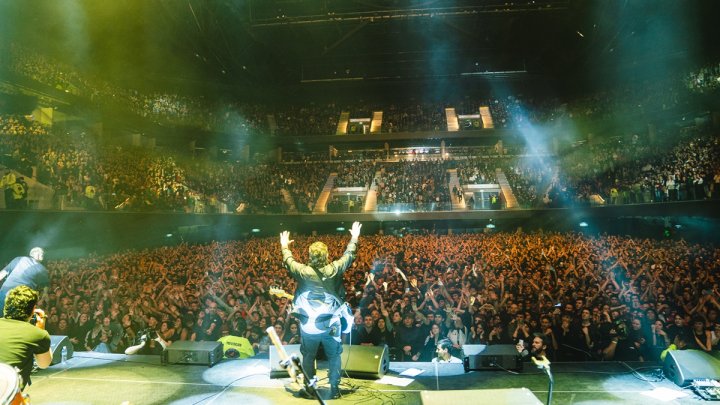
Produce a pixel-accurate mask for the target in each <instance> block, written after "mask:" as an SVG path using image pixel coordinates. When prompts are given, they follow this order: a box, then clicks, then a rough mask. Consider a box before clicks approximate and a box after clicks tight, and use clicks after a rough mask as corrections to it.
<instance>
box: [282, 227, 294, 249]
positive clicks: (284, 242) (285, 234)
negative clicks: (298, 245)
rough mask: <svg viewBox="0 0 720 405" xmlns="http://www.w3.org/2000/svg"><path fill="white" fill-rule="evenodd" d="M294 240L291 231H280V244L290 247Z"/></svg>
mask: <svg viewBox="0 0 720 405" xmlns="http://www.w3.org/2000/svg"><path fill="white" fill-rule="evenodd" d="M293 242H294V241H293V240H290V232H289V231H282V232H280V246H282V247H288V246H289V245H290V244H291V243H293Z"/></svg>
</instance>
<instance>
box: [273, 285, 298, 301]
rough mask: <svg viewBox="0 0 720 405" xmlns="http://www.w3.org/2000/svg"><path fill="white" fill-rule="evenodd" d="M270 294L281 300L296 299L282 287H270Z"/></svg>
mask: <svg viewBox="0 0 720 405" xmlns="http://www.w3.org/2000/svg"><path fill="white" fill-rule="evenodd" d="M268 294H270V295H274V296H276V297H280V298H287V299H289V300H291V299H293V298H295V297H294V296H293V295H292V294H288V293H286V292H285V290H283V289H282V288H280V287H270V288H269V289H268Z"/></svg>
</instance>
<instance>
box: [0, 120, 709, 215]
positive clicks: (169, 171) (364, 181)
mask: <svg viewBox="0 0 720 405" xmlns="http://www.w3.org/2000/svg"><path fill="white" fill-rule="evenodd" d="M0 120H2V122H4V123H8V125H6V126H5V127H4V128H13V131H6V130H3V131H0V158H1V161H0V164H2V165H3V166H5V167H7V168H10V169H13V170H15V171H17V172H19V173H20V174H21V175H22V176H23V177H25V178H34V179H35V180H37V181H38V182H39V183H41V184H43V185H46V186H49V187H51V188H52V189H53V190H54V194H55V201H54V203H53V206H54V207H56V208H63V207H83V208H86V209H90V210H125V211H176V212H188V213H206V212H221V213H225V212H236V213H246V214H247V213H287V212H300V213H311V212H312V211H313V209H314V207H315V205H316V203H317V200H318V197H319V195H320V192H321V191H322V189H323V187H324V186H325V185H326V183H327V182H328V180H329V179H330V177H329V176H330V174H331V173H336V174H337V176H336V177H335V178H334V182H333V183H332V185H331V186H332V188H333V189H336V188H338V187H340V188H342V187H360V188H361V189H362V190H363V192H367V190H368V189H369V188H371V186H372V187H375V188H376V189H377V196H378V200H377V201H378V209H381V210H397V209H400V210H403V211H405V210H413V211H417V210H449V209H451V206H450V201H451V200H450V194H451V190H450V183H449V181H450V180H449V174H448V170H449V169H453V168H455V169H457V173H458V180H459V182H460V184H459V188H458V187H457V186H456V189H457V190H455V193H456V194H458V198H463V192H462V190H464V189H465V188H466V186H468V185H472V184H497V182H498V179H497V173H502V174H504V176H505V178H506V179H507V180H508V183H509V185H510V187H511V189H512V191H513V194H514V196H515V197H516V199H517V200H518V202H519V204H520V206H521V207H523V208H543V207H563V206H569V205H576V204H591V203H594V204H602V203H604V204H629V203H651V202H666V201H686V200H702V199H707V198H716V197H717V196H718V194H719V193H717V192H716V190H718V187H720V186H718V183H720V165H719V164H718V161H720V160H719V159H718V157H719V156H720V143H719V140H718V138H717V137H716V136H713V133H712V132H711V131H710V132H708V131H707V130H702V131H701V130H698V129H697V128H696V129H694V130H686V131H685V132H682V131H680V132H679V134H677V135H675V134H662V136H659V139H657V140H655V141H652V140H651V139H650V137H649V135H643V136H638V135H631V136H626V137H616V138H608V139H600V140H595V141H593V142H589V143H586V144H583V145H581V146H578V147H575V148H572V149H571V150H569V151H568V152H563V153H562V156H560V157H557V156H554V155H533V154H530V153H527V151H526V150H523V149H517V148H514V149H513V150H512V152H513V154H512V155H509V154H504V155H499V154H498V153H497V151H493V150H486V151H485V152H483V153H488V154H483V155H482V156H481V155H478V154H477V151H474V150H468V151H466V152H467V153H466V154H463V151H462V150H458V151H454V152H453V154H452V156H449V155H448V156H440V155H439V154H436V155H427V157H426V159H418V158H417V157H415V156H412V155H407V156H404V157H402V158H398V157H397V156H395V155H392V156H391V155H389V154H388V153H382V151H378V153H377V154H368V156H369V158H368V159H359V160H358V159H357V157H358V156H357V155H358V154H357V153H356V154H355V155H356V156H351V155H350V154H346V155H347V156H343V157H347V158H353V159H347V160H332V161H329V160H328V157H326V156H321V155H318V156H314V155H313V156H310V158H307V157H306V159H303V160H302V161H296V162H283V163H273V162H272V161H269V160H268V161H259V162H247V163H239V162H232V161H230V162H228V161H220V160H215V159H211V158H202V159H197V158H192V157H188V156H183V155H182V154H179V153H177V152H169V151H166V150H163V149H156V150H152V149H145V148H139V147H132V146H112V145H103V144H99V143H98V142H97V140H96V139H95V138H94V137H92V136H89V135H86V134H85V133H84V132H82V131H71V132H62V131H53V130H51V129H49V128H46V127H43V126H41V125H39V124H36V123H34V122H33V121H32V120H31V119H30V118H28V117H22V116H12V115H0ZM31 128H39V129H37V130H32V129H31ZM40 129H41V130H40ZM18 131H25V132H24V133H20V132H18ZM503 152H505V150H503ZM383 155H385V157H390V160H386V159H384V156H383ZM423 157H425V155H423ZM314 159H319V160H314ZM428 159H429V160H428ZM498 169H499V172H497V170H498ZM11 187H12V184H11V183H7V184H5V183H3V188H5V189H6V190H8V189H10V188H11ZM26 191H27V188H26ZM21 205H22V204H21ZM470 205H472V204H470ZM7 206H8V207H10V204H8V205H7ZM341 210H342V209H341Z"/></svg>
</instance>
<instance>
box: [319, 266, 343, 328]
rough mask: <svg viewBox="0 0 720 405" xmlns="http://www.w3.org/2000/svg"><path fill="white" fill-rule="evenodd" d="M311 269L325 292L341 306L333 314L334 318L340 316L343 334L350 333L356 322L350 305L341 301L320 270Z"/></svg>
mask: <svg viewBox="0 0 720 405" xmlns="http://www.w3.org/2000/svg"><path fill="white" fill-rule="evenodd" d="M310 268H311V269H313V271H314V272H315V274H316V275H317V276H318V279H319V280H320V283H321V284H322V285H323V288H325V291H327V292H328V293H329V294H330V295H331V296H332V297H333V298H335V301H336V302H337V303H338V304H339V305H340V306H339V307H338V308H337V309H336V310H335V312H334V313H333V316H338V317H339V318H340V330H341V331H342V333H349V332H350V329H351V328H352V325H353V322H354V318H353V314H352V310H351V309H350V304H348V303H347V302H343V301H341V300H340V297H338V294H337V291H336V290H335V288H331V287H330V286H328V284H327V283H326V282H325V281H326V278H325V277H324V276H323V275H322V273H320V271H319V270H318V269H316V268H314V267H310Z"/></svg>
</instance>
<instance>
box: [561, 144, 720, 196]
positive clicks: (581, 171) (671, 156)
mask: <svg viewBox="0 0 720 405" xmlns="http://www.w3.org/2000/svg"><path fill="white" fill-rule="evenodd" d="M719 153H720V143H719V140H718V138H717V137H712V136H711V137H707V136H698V135H697V134H695V133H690V134H688V135H687V136H685V137H683V138H682V139H680V140H679V141H678V142H670V143H667V142H665V143H656V144H653V143H649V142H646V138H639V137H637V136H633V137H630V138H629V139H613V140H609V141H607V142H600V143H597V144H594V145H591V146H589V147H587V148H585V149H583V150H582V151H578V152H577V153H572V154H568V155H566V156H565V159H564V160H561V161H560V163H561V165H562V168H561V170H559V171H558V176H557V178H556V179H555V181H554V183H553V184H552V187H551V189H550V191H549V192H548V199H549V204H550V205H553V206H562V205H566V204H572V203H577V202H579V203H587V202H588V201H589V200H590V196H592V195H599V196H601V197H602V198H603V199H604V200H605V201H606V203H607V204H628V203H650V202H665V201H687V200H702V199H707V198H717V197H718V193H717V190H720V164H718V160H717V157H718V156H720V155H718V154H719Z"/></svg>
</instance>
